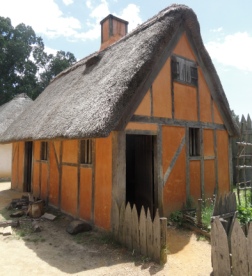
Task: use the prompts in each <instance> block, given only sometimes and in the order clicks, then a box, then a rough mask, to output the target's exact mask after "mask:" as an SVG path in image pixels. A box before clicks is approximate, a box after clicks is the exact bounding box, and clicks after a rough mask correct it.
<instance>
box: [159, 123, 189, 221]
mask: <svg viewBox="0 0 252 276" xmlns="http://www.w3.org/2000/svg"><path fill="white" fill-rule="evenodd" d="M184 137H185V129H184V128H183V127H169V126H163V127H162V148H163V160H162V163H163V174H164V175H165V173H166V171H167V170H168V168H169V166H171V161H172V159H173V156H174V154H175V152H176V151H177V149H178V148H179V146H180V144H181V141H182V139H183V138H184ZM185 201H186V154H185V146H184V147H183V149H182V151H181V153H180V155H179V156H178V159H177V161H176V163H175V164H174V167H173V168H172V170H171V173H170V176H169V178H168V180H167V181H166V183H164V192H163V205H164V215H165V216H168V215H169V213H170V212H172V211H173V210H180V209H181V208H182V206H183V203H184V202H185Z"/></svg>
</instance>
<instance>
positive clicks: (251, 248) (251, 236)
mask: <svg viewBox="0 0 252 276" xmlns="http://www.w3.org/2000/svg"><path fill="white" fill-rule="evenodd" d="M247 246H248V247H247V248H248V267H249V275H252V224H250V226H249V230H248V236H247Z"/></svg>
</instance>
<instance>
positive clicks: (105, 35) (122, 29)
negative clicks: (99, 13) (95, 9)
mask: <svg viewBox="0 0 252 276" xmlns="http://www.w3.org/2000/svg"><path fill="white" fill-rule="evenodd" d="M100 24H101V48H100V51H101V50H103V49H105V48H107V47H108V46H109V45H111V44H113V43H114V42H116V41H117V40H119V39H120V38H122V37H123V36H125V35H126V34H127V33H128V24H129V22H128V21H125V20H123V19H120V18H118V17H116V16H114V15H112V14H109V15H108V16H107V17H105V18H104V19H103V20H102V21H101V22H100Z"/></svg>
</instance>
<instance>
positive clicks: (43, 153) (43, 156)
mask: <svg viewBox="0 0 252 276" xmlns="http://www.w3.org/2000/svg"><path fill="white" fill-rule="evenodd" d="M47 158H48V143H47V142H41V152H40V159H41V160H47Z"/></svg>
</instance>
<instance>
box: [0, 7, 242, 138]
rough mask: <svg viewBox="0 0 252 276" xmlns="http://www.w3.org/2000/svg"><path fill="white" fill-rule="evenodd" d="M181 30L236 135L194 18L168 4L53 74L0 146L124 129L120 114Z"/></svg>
mask: <svg viewBox="0 0 252 276" xmlns="http://www.w3.org/2000/svg"><path fill="white" fill-rule="evenodd" d="M181 28H184V30H185V31H186V32H187V34H188V35H189V36H190V41H191V42H192V43H193V44H194V45H195V49H196V51H197V57H198V59H199V60H200V62H201V63H202V64H203V65H204V66H205V68H207V71H208V74H209V79H210V82H211V83H212V84H213V85H212V90H213V93H215V96H214V99H215V100H216V101H217V103H218V106H219V107H221V112H222V116H223V117H224V120H225V123H226V125H227V129H228V131H229V133H230V134H236V132H237V129H236V126H235V125H234V124H233V121H232V117H231V113H230V109H229V105H228V102H227V99H226V96H225V94H224V91H223V88H222V86H221V83H220V80H219V77H218V75H217V73H216V70H215V68H214V66H213V63H212V61H211V59H210V57H209V54H208V53H207V51H206V49H205V47H204V45H203V42H202V38H201V35H200V27H199V23H198V20H197V17H196V15H195V13H194V12H193V11H192V10H191V9H190V8H188V7H186V6H184V5H172V6H170V7H168V8H166V9H164V10H162V11H161V12H159V13H158V14H157V15H156V16H154V17H153V18H151V19H149V20H148V21H147V22H145V23H143V24H142V25H140V26H139V27H137V28H136V29H135V30H134V31H132V32H131V33H129V34H128V35H126V36H125V37H124V38H122V39H120V40H119V41H118V42H116V43H114V44H113V45H111V46H109V47H108V48H106V49H104V50H103V51H101V52H95V53H94V54H92V55H90V56H88V57H86V58H84V59H82V60H80V61H79V62H77V63H76V64H75V65H74V66H72V67H71V68H69V69H68V70H66V71H64V72H63V73H61V74H60V75H58V76H57V77H56V78H55V79H54V80H53V81H52V82H51V83H50V84H49V85H48V87H47V88H46V89H45V90H44V92H43V93H42V94H41V95H40V96H39V97H38V98H37V99H36V100H35V101H34V103H33V105H32V106H31V108H29V110H27V111H25V112H24V113H23V114H22V116H20V117H19V119H18V120H17V121H15V123H14V124H12V126H11V127H10V128H9V129H8V131H7V132H6V133H5V134H4V136H3V137H2V138H1V139H0V141H2V142H3V141H15V140H40V139H52V138H59V139H60V138H67V139H73V138H84V137H105V136H107V135H109V133H110V132H111V131H113V130H115V129H118V126H119V125H123V122H122V120H125V118H126V117H127V116H126V117H125V110H127V112H129V110H130V107H131V105H133V103H134V101H135V97H136V95H135V93H138V91H139V87H141V86H142V84H143V83H142V82H143V80H144V79H146V76H148V75H150V74H151V71H152V69H153V68H154V67H155V66H156V65H157V64H158V62H159V60H160V58H161V56H162V54H163V53H164V51H167V47H170V46H169V45H170V44H169V43H170V41H171V40H172V39H173V38H174V36H176V35H177V31H178V29H181ZM211 92H212V91H211ZM133 111H134V110H133ZM133 111H132V112H133ZM132 114H133V113H132ZM125 123H126V122H125Z"/></svg>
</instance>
